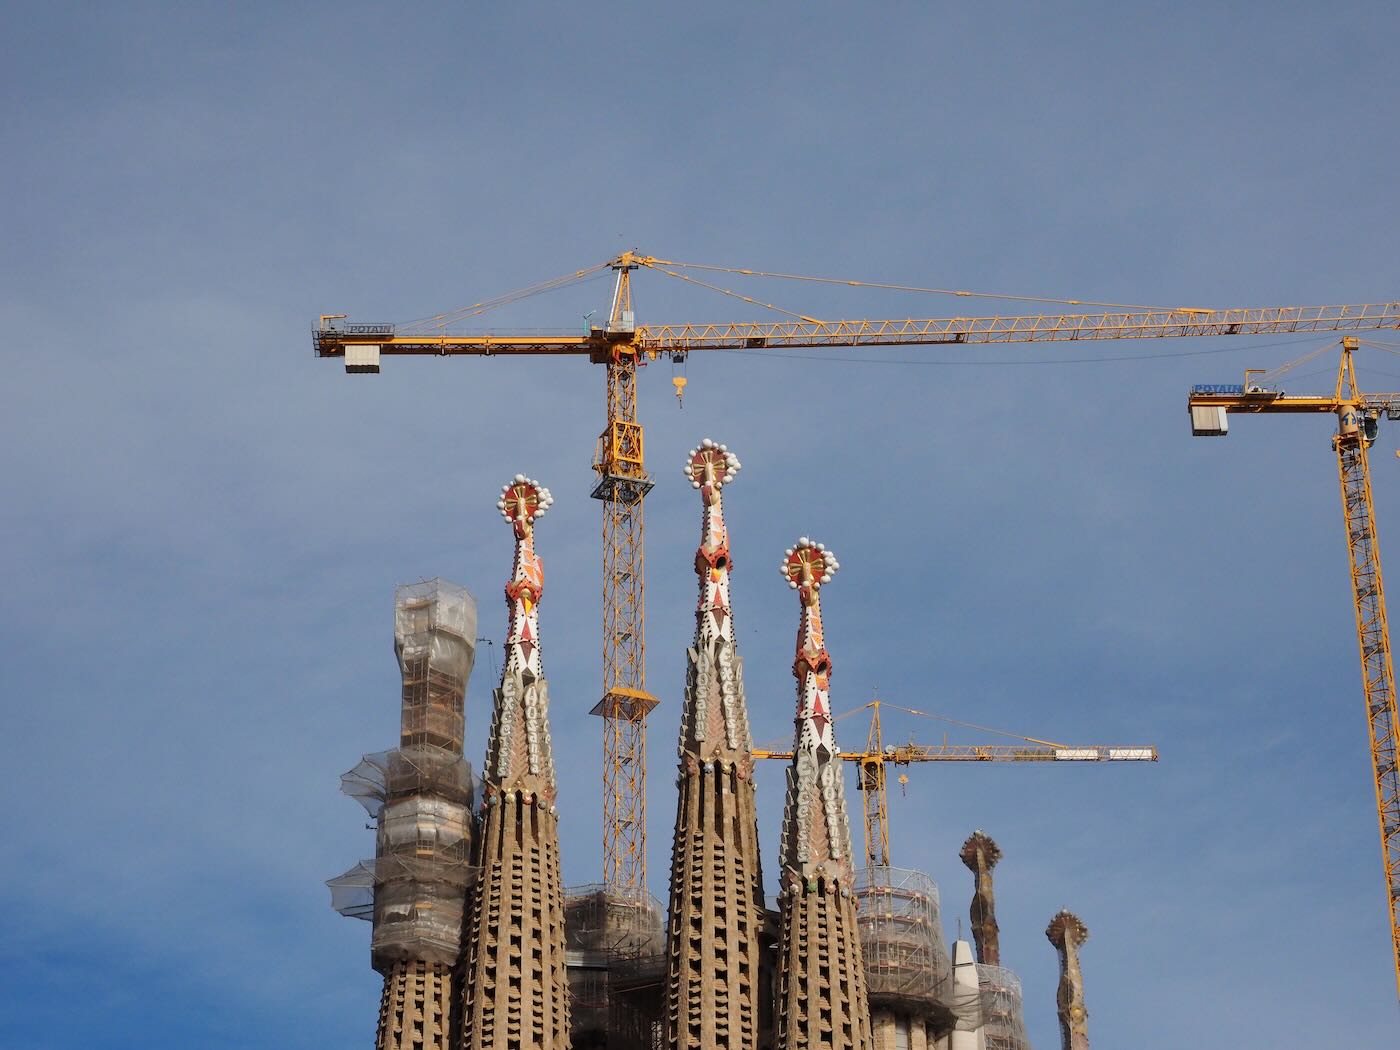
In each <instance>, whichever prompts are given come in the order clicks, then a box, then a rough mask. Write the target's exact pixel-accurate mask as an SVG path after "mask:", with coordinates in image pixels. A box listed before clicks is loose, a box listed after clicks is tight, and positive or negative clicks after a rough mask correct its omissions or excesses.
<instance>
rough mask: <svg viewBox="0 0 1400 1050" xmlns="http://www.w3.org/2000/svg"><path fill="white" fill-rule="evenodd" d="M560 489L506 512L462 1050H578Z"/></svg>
mask: <svg viewBox="0 0 1400 1050" xmlns="http://www.w3.org/2000/svg"><path fill="white" fill-rule="evenodd" d="M551 502H552V499H551V497H550V494H549V490H548V489H546V488H543V487H541V486H540V485H539V484H538V483H537V482H535V481H532V480H531V479H529V478H526V477H525V476H524V475H522V474H517V475H516V476H515V480H514V481H513V482H511V483H510V484H508V485H506V486H504V488H503V489H502V494H501V499H500V501H499V502H498V503H497V504H496V506H497V507H498V508H499V509H500V511H501V515H502V516H503V517H504V518H505V519H506V521H508V522H509V523H510V524H511V526H512V528H513V530H514V532H515V564H514V569H513V571H512V573H511V579H510V582H509V583H507V584H506V606H507V608H508V609H509V611H510V622H509V626H508V627H507V633H506V643H505V665H504V667H502V669H501V685H500V688H499V689H497V690H496V694H495V705H494V710H493V713H492V718H491V733H490V738H489V741H488V743H487V748H486V768H485V769H484V770H483V771H482V795H483V798H482V814H481V846H480V849H479V850H478V859H479V865H480V867H479V871H478V874H477V880H476V883H475V887H474V889H475V892H474V895H473V896H474V899H473V905H472V922H471V928H470V935H469V938H468V942H467V946H466V952H465V954H464V959H463V984H464V988H463V998H462V1003H463V1010H462V1030H461V1031H462V1038H461V1044H460V1045H461V1048H462V1050H566V1048H567V1047H568V1045H569V998H568V982H567V977H566V974H565V969H564V899H563V891H562V887H561V885H560V881H559V816H558V810H557V808H556V806H555V782H554V757H553V753H552V751H551V746H550V739H549V690H548V685H547V683H546V681H545V677H544V671H543V670H542V667H541V663H540V623H539V602H540V598H541V596H542V595H543V593H544V570H543V567H542V565H541V564H540V559H539V557H538V556H537V555H536V554H535V533H534V523H535V520H536V519H537V518H539V516H540V515H542V514H543V513H544V512H545V511H546V510H548V509H549V505H550V503H551Z"/></svg>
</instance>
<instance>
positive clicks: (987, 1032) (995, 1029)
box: [977, 963, 1031, 1050]
mask: <svg viewBox="0 0 1400 1050" xmlns="http://www.w3.org/2000/svg"><path fill="white" fill-rule="evenodd" d="M977 984H978V987H979V989H980V990H981V998H982V1034H983V1036H984V1037H985V1039H986V1041H987V1050H1030V1047H1031V1044H1030V1040H1029V1038H1027V1036H1026V1021H1025V1008H1024V1006H1023V1005H1022V1002H1021V979H1020V978H1019V977H1017V976H1016V975H1015V974H1014V973H1012V972H1011V971H1010V970H1008V969H1006V968H1005V967H1004V966H988V965H987V964H986V963H978V964H977Z"/></svg>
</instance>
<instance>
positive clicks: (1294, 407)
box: [1188, 336, 1400, 994]
mask: <svg viewBox="0 0 1400 1050" xmlns="http://www.w3.org/2000/svg"><path fill="white" fill-rule="evenodd" d="M1360 342H1361V341H1360V340H1359V339H1357V338H1356V337H1355V336H1348V337H1346V338H1343V339H1342V341H1341V346H1342V355H1341V361H1340V362H1339V364H1338V366H1337V385H1336V388H1335V389H1334V390H1333V392H1332V393H1331V394H1330V395H1325V394H1324V395H1317V396H1314V395H1303V396H1299V395H1296V394H1285V393H1284V392H1283V391H1281V390H1277V389H1274V386H1273V382H1272V377H1275V376H1278V375H1281V374H1282V373H1283V372H1285V371H1286V370H1288V369H1289V368H1292V367H1295V366H1296V365H1297V364H1301V363H1302V361H1304V360H1308V359H1310V358H1313V357H1316V356H1318V354H1320V353H1322V352H1323V351H1315V352H1314V353H1312V354H1309V355H1307V357H1305V358H1301V359H1299V361H1297V362H1293V363H1292V364H1289V365H1285V366H1284V367H1283V368H1281V369H1278V370H1277V371H1276V372H1274V373H1272V375H1271V374H1270V373H1266V372H1261V371H1256V370H1248V371H1246V372H1245V374H1244V382H1243V383H1239V384H1226V385H1205V386H1196V387H1193V388H1192V389H1191V394H1190V397H1189V399H1188V407H1189V409H1190V412H1191V433H1192V434H1193V435H1195V436H1197V437H1223V436H1224V435H1225V434H1226V433H1228V431H1229V419H1228V417H1229V415H1230V414H1232V413H1251V414H1264V413H1271V412H1293V413H1298V412H1301V413H1305V414H1314V415H1316V414H1319V413H1321V414H1324V415H1332V416H1336V417H1337V433H1336V434H1335V435H1334V436H1333V438H1332V448H1333V450H1334V451H1335V452H1336V453H1337V473H1338V476H1339V478H1340V479H1341V490H1342V517H1343V520H1344V522H1345V524H1346V530H1347V553H1348V554H1349V556H1350V562H1351V589H1352V597H1353V598H1354V599H1355V604H1356V637H1357V641H1358V642H1359V644H1360V648H1361V684H1362V689H1363V692H1364V694H1365V699H1366V725H1367V728H1368V730H1369V732H1370V737H1371V765H1372V772H1373V773H1374V774H1375V786H1376V813H1377V816H1378V817H1379V820H1380V830H1381V861H1382V864H1383V866H1384V872H1385V890H1386V903H1387V906H1388V909H1389V912H1390V940H1391V950H1392V954H1393V956H1394V960H1395V978H1396V991H1397V994H1400V771H1397V769H1396V760H1397V733H1400V718H1397V716H1396V707H1395V668H1394V666H1393V665H1392V663H1391V658H1390V627H1389V626H1388V624H1387V622H1386V611H1385V588H1384V586H1383V585H1382V582H1381V555H1380V547H1379V546H1378V544H1377V542H1376V515H1375V509H1374V507H1373V505H1372V501H1371V468H1370V465H1369V463H1368V461H1367V456H1366V450H1367V449H1368V448H1369V447H1370V446H1371V444H1372V443H1373V442H1374V441H1375V439H1376V426H1377V422H1378V420H1379V419H1380V416H1381V414H1382V413H1384V414H1385V416H1386V418H1387V419H1391V420H1395V419H1400V394H1363V393H1362V392H1361V391H1360V389H1359V388H1358V387H1357V385H1356V363H1355V361H1354V359H1353V354H1354V353H1355V351H1356V350H1357V348H1358V347H1359V346H1360ZM1325 349H1330V347H1325V348H1324V350H1325Z"/></svg>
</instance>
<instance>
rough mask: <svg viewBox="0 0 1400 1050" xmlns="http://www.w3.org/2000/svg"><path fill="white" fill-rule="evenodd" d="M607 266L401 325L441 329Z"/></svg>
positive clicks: (570, 274) (562, 276)
mask: <svg viewBox="0 0 1400 1050" xmlns="http://www.w3.org/2000/svg"><path fill="white" fill-rule="evenodd" d="M607 268H608V264H607V263H606V262H602V263H598V264H597V265H596V266H589V267H586V268H584V269H582V270H575V271H574V272H573V273H567V274H562V275H560V276H559V277H552V278H550V279H549V280H547V281H540V282H539V283H538V284H531V285H527V286H525V287H524V288H517V289H516V290H515V291H513V292H505V293H504V294H502V295H497V296H494V297H492V298H490V299H483V300H482V301H481V302H479V303H473V304H472V305H470V306H463V307H459V308H458V309H456V310H448V311H446V312H444V313H440V314H433V315H432V316H431V317H419V318H416V319H415V320H412V321H405V322H403V327H404V328H406V329H413V328H418V327H423V328H435V329H443V328H446V327H447V326H448V325H451V324H456V323H457V322H459V321H464V320H466V319H467V318H469V317H477V316H479V315H481V314H484V313H486V312H487V311H488V310H494V309H496V308H497V307H499V306H507V305H509V304H510V303H517V302H519V301H520V300H522V299H528V298H530V297H531V296H535V295H540V294H542V293H544V292H552V291H554V290H556V289H558V288H564V287H566V286H568V285H570V284H573V283H575V282H577V281H582V280H584V279H585V278H587V277H590V276H593V275H595V274H601V273H602V272H603V271H604V270H606V269H607Z"/></svg>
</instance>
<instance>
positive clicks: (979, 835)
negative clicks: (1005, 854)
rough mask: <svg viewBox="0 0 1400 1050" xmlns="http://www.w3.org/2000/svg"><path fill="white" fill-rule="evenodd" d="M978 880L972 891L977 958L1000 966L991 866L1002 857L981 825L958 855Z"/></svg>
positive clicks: (998, 928)
mask: <svg viewBox="0 0 1400 1050" xmlns="http://www.w3.org/2000/svg"><path fill="white" fill-rule="evenodd" d="M959 856H960V857H962V862H963V863H964V864H966V865H967V869H968V870H969V871H970V872H972V874H973V875H974V876H975V878H976V882H975V884H974V887H973V891H972V907H971V908H970V909H969V912H968V916H969V918H971V920H972V937H973V940H975V941H976V942H977V961H978V962H979V963H983V964H984V965H987V966H1000V965H1001V940H1000V927H998V926H997V899H996V893H995V892H994V891H993V889H992V869H993V868H995V867H996V866H997V861H999V860H1001V850H1000V848H998V846H997V844H996V843H995V842H993V841H992V837H991V836H990V835H988V834H986V833H985V832H984V831H982V830H981V829H980V828H979V829H978V830H977V831H974V832H973V833H972V834H971V835H969V836H968V838H967V841H966V842H964V843H963V847H962V852H961V853H960V854H959Z"/></svg>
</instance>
